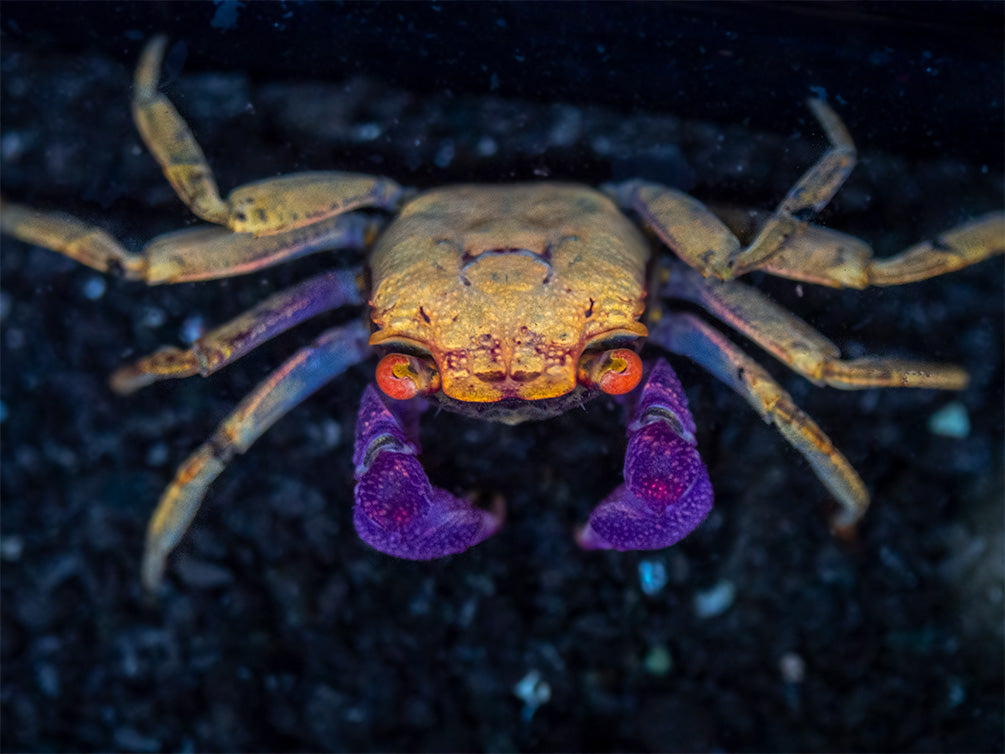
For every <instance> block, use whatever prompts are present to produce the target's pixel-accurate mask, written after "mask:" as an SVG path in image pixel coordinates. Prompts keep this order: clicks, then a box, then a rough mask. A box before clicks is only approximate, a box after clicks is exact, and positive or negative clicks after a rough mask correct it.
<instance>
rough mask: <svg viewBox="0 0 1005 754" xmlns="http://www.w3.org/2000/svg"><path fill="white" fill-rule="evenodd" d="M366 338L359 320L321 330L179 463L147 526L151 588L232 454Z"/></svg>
mask: <svg viewBox="0 0 1005 754" xmlns="http://www.w3.org/2000/svg"><path fill="white" fill-rule="evenodd" d="M368 338H369V333H368V332H367V328H366V326H364V325H363V323H361V322H359V323H352V324H350V325H346V326H344V327H339V328H334V329H332V330H329V331H327V332H325V333H323V334H322V335H321V336H320V337H319V338H318V339H317V340H315V341H314V343H313V344H312V345H310V346H308V347H307V348H303V349H301V350H300V351H298V352H297V353H296V354H294V355H293V356H292V357H291V358H290V359H289V360H288V361H286V363H284V364H283V365H282V366H280V367H279V368H278V369H277V370H276V371H275V372H273V373H272V374H271V375H269V377H267V378H266V379H265V381H264V382H262V383H261V384H259V385H258V387H256V388H255V389H254V390H253V391H252V392H251V393H250V394H249V395H248V396H247V397H246V398H245V399H244V400H243V401H241V403H240V405H238V407H237V408H235V409H234V411H233V412H231V414H230V415H229V416H228V417H227V418H226V419H224V420H223V422H221V423H220V426H219V427H217V430H216V432H214V433H213V435H212V437H210V438H209V440H207V441H206V442H205V443H203V444H202V445H201V446H200V447H199V448H198V449H197V450H196V451H195V452H194V453H193V454H192V455H191V456H189V458H188V459H187V460H186V461H185V462H184V463H183V464H182V465H181V467H180V468H179V469H178V472H177V474H176V475H175V478H174V481H172V482H171V484H170V485H168V487H167V489H166V490H164V494H163V495H161V499H160V502H158V504H157V509H156V510H155V511H154V514H153V516H152V517H151V519H150V523H149V525H148V527H147V540H146V548H145V550H144V552H143V568H142V571H143V585H144V586H145V587H146V588H147V590H148V591H150V592H154V591H156V590H157V587H158V586H159V585H160V581H161V578H162V576H163V574H164V566H165V563H166V561H167V556H168V555H169V554H170V552H171V551H172V550H173V549H174V548H175V547H176V546H177V544H178V542H180V541H181V538H182V536H183V535H184V534H185V530H186V529H188V527H189V524H191V523H192V519H193V518H195V514H196V513H197V512H198V510H199V505H200V504H201V503H202V499H203V497H205V495H206V490H207V489H209V485H210V484H211V483H212V482H213V480H214V479H216V478H217V477H218V476H219V475H220V472H222V471H223V469H224V468H225V467H226V465H227V463H228V462H229V461H230V459H231V458H233V457H234V456H235V455H236V454H238V453H243V452H245V451H246V450H247V449H248V448H249V447H251V444H252V443H254V442H255V440H257V439H258V438H259V437H261V435H262V434H263V433H264V432H265V431H266V430H267V429H268V428H269V427H271V426H272V425H273V424H274V423H275V422H276V421H277V420H278V419H280V418H281V417H282V416H283V415H284V414H286V413H287V412H289V411H290V410H291V409H292V408H293V407H294V406H296V405H298V404H299V403H300V402H301V401H303V400H304V399H305V398H307V397H308V396H309V395H311V394H312V393H313V392H314V391H316V390H317V389H318V388H320V387H321V386H322V385H324V384H325V383H327V382H329V381H330V380H332V379H333V378H335V377H337V376H338V375H339V374H341V373H342V372H344V371H345V370H346V369H348V368H349V367H350V366H352V365H353V364H357V363H359V362H360V361H362V360H363V359H364V358H365V357H366V355H367V353H368V347H367V340H368Z"/></svg>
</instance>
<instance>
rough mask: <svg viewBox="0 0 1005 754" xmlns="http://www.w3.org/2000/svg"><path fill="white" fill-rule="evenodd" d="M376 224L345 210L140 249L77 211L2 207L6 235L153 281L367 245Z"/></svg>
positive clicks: (237, 271)
mask: <svg viewBox="0 0 1005 754" xmlns="http://www.w3.org/2000/svg"><path fill="white" fill-rule="evenodd" d="M376 227H377V223H376V222H375V221H371V220H367V219H365V218H363V217H359V216H357V215H345V216H342V217H331V218H328V219H327V220H323V221H321V222H318V223H315V224H313V225H309V226H307V227H304V228H297V229H295V230H291V231H287V232H285V233H278V234H276V235H272V236H262V237H258V238H256V237H254V236H252V235H249V234H246V233H241V234H238V233H231V232H230V231H229V230H227V229H226V228H214V227H199V228H187V229H185V230H181V231H177V232H175V233H168V234H165V235H163V236H160V237H158V238H155V239H154V240H153V241H151V242H150V243H148V244H147V245H146V246H145V247H144V249H143V251H142V252H140V253H139V254H132V253H130V252H128V251H126V250H125V249H124V248H123V247H122V246H121V245H120V244H119V242H118V241H116V240H115V239H114V238H112V237H111V236H110V235H109V234H108V233H106V232H105V231H103V230H101V229H100V228H96V227H94V226H92V225H88V224H87V223H84V222H81V221H80V220H77V219H76V218H73V217H70V216H69V215H64V214H61V213H57V212H38V211H36V210H33V209H29V208H28V207H24V206H22V205H19V204H11V203H9V202H4V203H2V204H0V231H2V232H3V233H6V234H7V235H10V236H14V237H15V238H20V239H21V240H22V241H26V242H27V243H33V244H37V245H39V246H42V247H44V248H47V249H51V250H52V251H56V252H59V253H60V254H65V255H66V256H68V257H70V258H72V259H76V260H77V261H78V262H81V263H82V264H86V265H87V266H88V267H92V268H93V269H96V270H99V271H101V272H121V273H122V275H123V276H124V277H125V278H127V279H128V280H141V281H143V282H145V283H147V284H148V285H158V284H161V283H182V282H192V281H195V280H212V279H216V278H224V277H232V276H234V275H243V274H246V273H248V272H254V271H256V270H260V269H263V268H265V267H268V266H270V265H273V264H278V263H280V262H285V261H288V260H290V259H294V258H296V257H299V256H303V255H305V254H311V253H314V252H317V251H323V250H330V249H337V248H353V249H360V248H364V247H365V246H367V245H368V244H369V243H370V242H371V241H372V240H373V236H374V234H375V233H376Z"/></svg>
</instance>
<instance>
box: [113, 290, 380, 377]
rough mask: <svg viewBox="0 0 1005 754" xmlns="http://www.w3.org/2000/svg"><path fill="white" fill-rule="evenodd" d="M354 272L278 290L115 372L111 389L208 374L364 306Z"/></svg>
mask: <svg viewBox="0 0 1005 754" xmlns="http://www.w3.org/2000/svg"><path fill="white" fill-rule="evenodd" d="M362 303H363V301H362V298H361V297H360V294H359V288H358V286H357V284H356V274H355V273H354V272H353V271H352V270H333V271H331V272H326V273H324V274H322V275H318V276H317V277H313V278H310V279H309V280H305V281H304V282H302V283H300V284H298V285H296V286H294V287H292V288H289V289H287V290H285V291H280V292H279V293H277V294H276V295H274V296H271V297H270V298H268V299H266V300H265V301H263V302H262V303H260V304H258V305H257V306H256V307H254V308H253V309H250V310H248V311H246V312H245V313H244V314H241V315H240V316H238V317H236V318H235V319H232V320H231V321H230V322H227V323H226V324H224V325H221V326H220V327H217V328H216V329H215V330H212V331H210V332H208V333H206V334H205V335H203V336H202V337H201V338H199V339H198V340H197V341H195V343H194V344H193V345H192V347H191V348H189V349H186V350H182V349H180V348H175V347H174V346H165V347H163V348H160V349H158V350H157V351H155V352H154V353H152V354H150V355H149V356H145V357H143V358H142V359H140V360H139V361H136V362H135V363H133V364H130V365H128V366H125V367H122V368H120V369H118V370H116V372H115V374H113V375H112V378H111V385H112V388H113V389H114V390H115V391H116V392H118V393H132V392H133V391H135V390H139V389H140V388H142V387H146V386H147V385H150V384H152V383H154V382H157V381H158V380H167V379H177V378H181V377H191V376H192V375H195V374H199V375H202V376H203V377H208V376H209V375H211V374H212V373H213V372H216V371H217V370H219V369H222V368H223V367H225V366H227V365H228V364H230V363H232V362H234V361H237V360H238V359H239V358H241V357H242V356H244V355H245V354H246V353H248V352H249V351H251V350H252V349H255V348H257V347H258V346H260V345H261V344H262V343H264V342H265V341H267V340H269V339H271V338H273V337H275V336H276V335H278V334H279V333H282V332H285V331H286V330H289V329H290V328H291V327H294V326H296V325H298V324H300V323H301V322H303V321H304V320H307V319H309V318H311V317H313V316H315V315H317V314H320V313H321V312H326V311H330V310H332V309H337V308H339V307H341V306H346V305H348V304H357V305H358V304H362Z"/></svg>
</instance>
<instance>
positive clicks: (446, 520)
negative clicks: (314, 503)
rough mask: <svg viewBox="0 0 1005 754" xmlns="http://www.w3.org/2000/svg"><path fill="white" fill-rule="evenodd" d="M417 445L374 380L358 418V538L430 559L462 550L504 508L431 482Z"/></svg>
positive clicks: (495, 523)
mask: <svg viewBox="0 0 1005 754" xmlns="http://www.w3.org/2000/svg"><path fill="white" fill-rule="evenodd" d="M415 452H416V446H415V444H414V443H412V442H410V441H409V439H408V438H407V437H406V433H405V430H404V427H403V426H402V422H401V420H400V419H399V418H398V417H397V416H395V415H394V414H393V413H392V412H391V411H390V410H388V408H387V406H385V405H384V402H383V401H382V400H381V398H380V396H379V395H378V394H377V391H376V390H375V389H374V388H373V386H372V385H368V386H367V388H366V391H365V392H364V393H363V401H362V404H361V405H360V410H359V419H358V420H357V423H356V445H355V451H354V455H353V463H354V464H355V465H356V493H355V497H356V507H355V510H354V514H353V521H354V523H355V525H356V531H357V532H358V533H359V536H360V538H361V539H362V540H363V541H364V542H366V543H367V544H369V545H370V546H371V547H373V548H374V549H376V550H379V551H381V552H383V553H386V554H388V555H394V556H396V557H399V558H407V559H408V560H430V559H432V558H440V557H443V556H444V555H452V554H454V553H458V552H463V551H464V550H467V549H468V548H469V547H472V546H473V545H476V544H478V543H479V542H481V541H482V540H483V539H486V538H487V537H490V536H492V535H493V534H495V533H496V531H498V529H499V527H500V526H501V525H502V521H503V511H502V510H501V506H500V509H499V510H493V511H484V510H480V509H478V508H475V507H474V506H473V505H472V504H471V503H470V502H468V501H466V500H462V499H460V498H458V497H455V496H453V495H451V494H450V493H449V492H447V491H446V490H442V489H440V488H438V487H433V486H432V485H431V484H430V483H429V478H428V477H427V476H426V472H425V471H423V469H422V465H421V464H420V463H419V461H418V459H417V458H416V457H415Z"/></svg>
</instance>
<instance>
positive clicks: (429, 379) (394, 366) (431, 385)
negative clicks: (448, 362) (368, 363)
mask: <svg viewBox="0 0 1005 754" xmlns="http://www.w3.org/2000/svg"><path fill="white" fill-rule="evenodd" d="M377 386H378V387H379V388H380V389H381V390H383V391H384V393H385V394H386V395H387V396H388V397H389V398H394V399H395V400H398V401H404V400H408V399H409V398H414V397H415V396H416V395H419V394H420V393H421V394H422V395H427V394H429V393H435V392H436V391H437V390H439V389H440V373H439V372H438V371H436V368H435V367H433V366H432V365H431V364H430V363H429V362H428V361H427V360H426V359H423V358H420V357H418V356H409V355H407V354H404V353H389V354H388V355H387V356H385V357H384V358H382V359H381V360H380V362H379V363H378V364H377Z"/></svg>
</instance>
